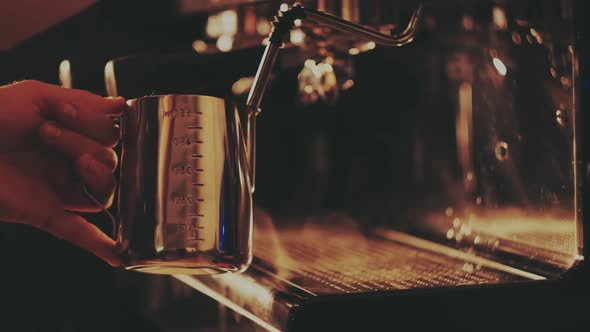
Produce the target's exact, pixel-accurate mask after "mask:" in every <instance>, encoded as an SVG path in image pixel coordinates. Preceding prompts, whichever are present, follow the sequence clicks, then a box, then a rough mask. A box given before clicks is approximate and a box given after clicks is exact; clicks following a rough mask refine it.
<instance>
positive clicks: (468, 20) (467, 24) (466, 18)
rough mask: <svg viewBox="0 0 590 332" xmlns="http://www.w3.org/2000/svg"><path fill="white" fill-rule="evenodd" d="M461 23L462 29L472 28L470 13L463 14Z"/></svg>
mask: <svg viewBox="0 0 590 332" xmlns="http://www.w3.org/2000/svg"><path fill="white" fill-rule="evenodd" d="M461 24H462V25H463V29H465V30H468V31H469V30H473V26H474V24H473V17H471V16H470V15H465V16H463V19H461Z"/></svg>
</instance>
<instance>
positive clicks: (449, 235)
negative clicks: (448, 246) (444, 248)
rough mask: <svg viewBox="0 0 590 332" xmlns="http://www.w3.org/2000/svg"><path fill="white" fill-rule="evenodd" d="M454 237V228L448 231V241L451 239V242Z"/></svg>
mask: <svg viewBox="0 0 590 332" xmlns="http://www.w3.org/2000/svg"><path fill="white" fill-rule="evenodd" d="M454 236H455V230H454V229H452V228H451V229H449V230H448V231H447V239H449V240H450V239H452V238H453V237H454Z"/></svg>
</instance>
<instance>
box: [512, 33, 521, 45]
mask: <svg viewBox="0 0 590 332" xmlns="http://www.w3.org/2000/svg"><path fill="white" fill-rule="evenodd" d="M512 41H513V42H514V44H516V45H520V43H521V42H522V38H520V34H519V33H518V32H516V31H515V32H513V33H512Z"/></svg>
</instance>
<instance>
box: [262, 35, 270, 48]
mask: <svg viewBox="0 0 590 332" xmlns="http://www.w3.org/2000/svg"><path fill="white" fill-rule="evenodd" d="M268 42H269V39H268V37H266V38H264V39H263V40H262V43H261V44H262V45H264V46H266V45H268Z"/></svg>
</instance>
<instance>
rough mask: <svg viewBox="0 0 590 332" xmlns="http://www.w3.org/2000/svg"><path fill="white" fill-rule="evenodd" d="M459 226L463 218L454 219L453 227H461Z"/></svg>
mask: <svg viewBox="0 0 590 332" xmlns="http://www.w3.org/2000/svg"><path fill="white" fill-rule="evenodd" d="M459 226H461V219H459V218H455V219H453V227H459Z"/></svg>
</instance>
